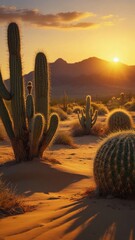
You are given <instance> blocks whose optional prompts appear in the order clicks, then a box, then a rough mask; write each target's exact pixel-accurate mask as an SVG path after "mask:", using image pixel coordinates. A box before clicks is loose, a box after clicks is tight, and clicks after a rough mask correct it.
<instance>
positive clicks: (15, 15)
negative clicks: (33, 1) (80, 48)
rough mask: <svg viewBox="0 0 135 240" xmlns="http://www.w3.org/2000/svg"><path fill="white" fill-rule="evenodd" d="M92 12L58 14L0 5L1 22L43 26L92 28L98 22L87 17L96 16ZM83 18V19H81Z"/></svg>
mask: <svg viewBox="0 0 135 240" xmlns="http://www.w3.org/2000/svg"><path fill="white" fill-rule="evenodd" d="M95 16H96V15H95V14H94V13H92V12H77V11H74V12H60V13H57V14H43V13H41V12H39V10H38V9H32V10H29V9H17V8H16V7H15V6H11V7H9V6H0V24H3V23H6V22H9V21H22V22H26V23H29V24H32V25H34V26H36V27H42V28H59V29H72V28H76V29H77V28H82V29H86V28H91V27H96V26H97V25H98V24H97V23H95V22H91V21H87V22H85V21H84V19H85V18H90V17H95ZM81 20H83V21H81Z"/></svg>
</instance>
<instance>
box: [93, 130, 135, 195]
mask: <svg viewBox="0 0 135 240" xmlns="http://www.w3.org/2000/svg"><path fill="white" fill-rule="evenodd" d="M94 178H95V182H96V185H97V188H98V190H99V194H101V195H108V194H111V195H113V196H119V197H120V196H121V197H122V196H129V195H134V194H135V133H134V131H132V130H130V131H122V132H117V133H113V134H111V135H110V136H109V137H107V138H106V139H105V140H104V141H103V142H102V144H101V146H100V147H99V149H98V151H97V154H96V156H95V159H94Z"/></svg>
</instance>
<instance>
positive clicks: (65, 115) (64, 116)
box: [50, 106, 68, 121]
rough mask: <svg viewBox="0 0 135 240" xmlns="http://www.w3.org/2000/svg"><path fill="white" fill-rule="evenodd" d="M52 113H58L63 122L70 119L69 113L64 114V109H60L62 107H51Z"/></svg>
mask: <svg viewBox="0 0 135 240" xmlns="http://www.w3.org/2000/svg"><path fill="white" fill-rule="evenodd" d="M50 111H51V112H52V113H54V112H56V113H57V114H58V116H59V118H60V120H61V121H65V120H67V119H68V115H67V113H66V112H64V111H63V110H62V108H60V107H57V106H55V107H51V108H50Z"/></svg>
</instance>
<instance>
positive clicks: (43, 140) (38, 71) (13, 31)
mask: <svg viewBox="0 0 135 240" xmlns="http://www.w3.org/2000/svg"><path fill="white" fill-rule="evenodd" d="M8 48H9V69H10V91H8V90H7V89H6V87H5V85H4V82H3V79H2V74H1V72H0V115H1V119H2V121H3V124H4V126H5V129H6V131H7V134H8V136H9V139H10V141H11V144H12V147H13V151H14V154H15V158H16V161H18V162H20V161H28V160H31V159H33V157H42V155H43V152H44V150H45V149H46V147H47V146H48V145H49V144H50V142H51V141H52V139H53V138H54V135H55V132H56V130H57V127H58V121H59V118H58V115H57V114H55V113H53V114H51V115H50V114H49V110H50V106H49V101H50V100H49V97H50V80H49V74H48V72H49V71H48V64H47V59H46V56H45V54H44V53H42V52H39V53H38V54H37V55H36V60H35V99H34V98H33V96H32V82H28V86H27V89H28V95H27V97H25V87H24V81H23V75H22V62H21V46H20V33H19V28H18V25H17V24H16V23H10V24H9V26H8ZM5 100H7V101H11V110H12V117H11V115H10V113H9V111H8V109H7V107H6V104H5Z"/></svg>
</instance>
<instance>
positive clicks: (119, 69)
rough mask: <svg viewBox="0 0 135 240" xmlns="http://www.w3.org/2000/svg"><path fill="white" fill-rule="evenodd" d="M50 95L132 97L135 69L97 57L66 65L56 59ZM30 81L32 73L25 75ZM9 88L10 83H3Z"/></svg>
mask: <svg viewBox="0 0 135 240" xmlns="http://www.w3.org/2000/svg"><path fill="white" fill-rule="evenodd" d="M49 66H50V78H51V95H52V96H53V97H56V98H57V97H62V96H63V95H64V92H66V93H67V94H68V95H69V96H70V97H75V98H76V97H78V98H79V97H80V98H81V97H84V96H85V95H87V94H90V95H92V96H93V97H95V96H97V97H98V96H100V97H101V96H113V95H116V94H119V93H120V92H122V91H124V92H126V93H129V92H130V93H133V94H135V66H128V65H125V64H122V63H111V62H108V61H105V60H102V59H99V58H96V57H92V58H88V59H85V60H83V61H81V62H75V63H67V62H66V61H64V60H63V59H61V58H59V59H57V60H56V61H55V62H53V63H50V64H49ZM24 79H25V82H26V84H27V82H28V81H33V79H34V72H30V73H28V74H26V75H25V76H24ZM6 84H7V86H8V87H9V80H6Z"/></svg>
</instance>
